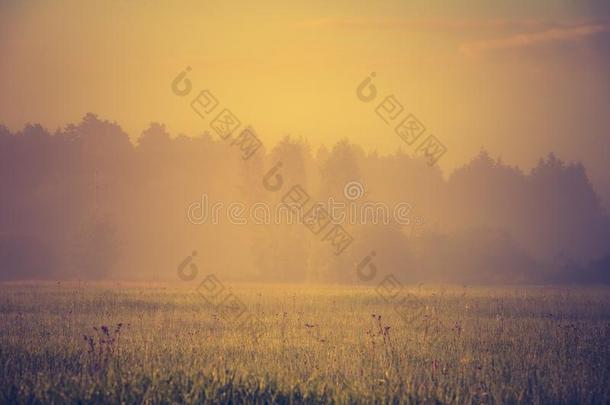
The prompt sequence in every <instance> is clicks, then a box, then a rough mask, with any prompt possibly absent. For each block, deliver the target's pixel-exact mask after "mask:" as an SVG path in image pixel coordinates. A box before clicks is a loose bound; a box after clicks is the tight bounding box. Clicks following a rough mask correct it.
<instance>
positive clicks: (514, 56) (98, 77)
mask: <svg viewBox="0 0 610 405" xmlns="http://www.w3.org/2000/svg"><path fill="white" fill-rule="evenodd" d="M187 66H189V67H190V68H191V71H190V73H189V76H188V77H189V79H190V80H191V82H192V84H193V88H194V89H195V90H196V91H199V90H203V89H208V90H209V91H210V92H211V93H212V94H214V96H215V97H216V98H217V99H218V101H219V102H220V104H221V105H222V106H223V107H224V108H229V109H230V110H231V111H232V112H233V113H234V114H235V116H237V117H238V118H239V120H240V121H241V122H242V123H244V124H247V125H251V126H252V127H253V128H254V129H255V130H256V132H257V133H258V134H259V136H260V138H261V139H262V140H263V141H264V142H265V144H266V145H270V146H272V145H273V144H275V143H276V142H277V141H278V140H279V139H280V138H281V137H283V136H285V135H292V136H302V137H304V138H306V139H308V140H309V142H310V143H311V144H312V146H314V147H316V146H317V145H320V144H326V145H329V146H330V145H332V144H333V143H335V142H336V141H337V140H339V139H341V138H348V139H349V140H351V141H352V142H355V143H358V144H360V145H362V146H363V147H365V148H366V149H367V150H377V151H379V152H380V153H390V152H393V151H394V150H396V149H397V148H399V147H401V148H402V149H403V150H405V151H407V152H412V151H413V150H414V148H413V147H412V146H409V145H406V144H405V143H404V142H403V141H402V140H401V139H400V138H399V137H398V136H397V135H396V134H395V133H394V131H393V127H392V126H390V125H388V124H386V123H384V122H383V120H381V119H380V117H379V116H377V115H376V113H375V108H376V106H377V105H378V104H379V102H380V101H381V100H382V99H383V98H385V97H386V96H390V95H393V96H394V97H395V99H396V100H398V101H399V102H400V103H401V104H402V105H403V107H404V113H405V114H407V113H410V114H413V115H414V116H416V117H417V118H418V120H419V121H420V122H421V123H423V125H424V126H425V127H426V131H427V133H428V134H434V135H435V136H436V137H437V138H438V139H439V140H440V141H441V142H442V143H443V144H444V145H445V146H446V148H447V152H446V154H445V155H444V156H443V157H442V159H441V160H439V163H438V164H439V165H440V166H441V168H442V169H443V171H444V172H445V173H450V172H451V170H453V169H454V168H455V167H457V166H460V165H463V164H465V163H467V162H468V161H469V160H470V159H471V158H472V157H473V156H474V155H476V154H478V152H479V151H480V150H481V149H482V148H485V149H487V150H488V151H489V152H490V154H491V155H492V156H494V157H501V158H502V160H503V161H504V162H505V163H508V164H511V165H519V166H520V167H522V168H524V169H529V168H531V167H532V166H533V165H535V164H536V163H537V161H538V159H539V158H540V157H541V156H544V155H546V154H548V153H549V152H555V153H556V154H557V155H559V156H560V157H561V158H563V159H564V160H568V161H575V160H580V161H583V163H584V164H585V166H586V168H587V170H588V174H589V176H590V178H591V179H592V182H593V184H594V185H595V187H596V189H597V190H598V192H599V193H600V194H601V196H602V198H603V200H604V201H605V203H606V205H607V206H608V204H609V203H610V176H608V169H609V168H610V167H609V166H610V165H609V164H608V162H607V160H608V159H607V157H608V156H609V155H610V133H609V130H608V129H609V128H610V114H609V113H610V81H609V80H610V79H609V78H610V75H609V74H608V72H610V2H607V1H601V0H581V1H575V0H539V1H525V0H523V1H511V2H508V1H497V2H489V1H484V0H479V1H475V0H471V1H461V2H458V1H425V0H412V1H408V2H407V1H376V2H364V1H334V2H327V1H321V0H311V1H306V2H305V1H303V2H297V1H294V2H285V1H260V2H251V1H222V2H221V1H203V0H199V1H165V0H142V1H133V0H107V1H86V2H82V1H71V0H55V1H15V0H4V1H2V2H0V123H3V124H4V125H6V126H7V127H9V128H10V129H11V130H17V129H20V128H22V127H23V125H24V124H26V123H28V122H39V123H41V124H43V125H44V126H45V127H47V128H49V129H50V130H55V129H56V128H58V127H63V126H65V125H66V124H67V123H71V122H72V123H75V122H78V121H80V119H81V118H82V117H83V116H84V115H85V113H87V112H89V111H91V112H94V113H97V114H98V115H99V116H100V117H101V118H105V119H109V120H111V121H116V122H118V123H119V124H120V125H121V126H122V127H123V129H124V130H125V131H126V132H127V133H129V134H130V135H131V136H132V137H133V139H134V141H135V140H136V139H137V136H138V135H139V134H140V133H141V131H142V130H144V129H145V128H146V127H147V126H148V124H149V123H150V122H153V121H155V122H162V123H165V124H166V125H167V128H168V130H169V131H170V132H172V133H174V134H177V133H185V134H188V135H198V134H201V133H202V132H203V131H206V130H209V119H208V120H205V119H202V118H201V117H199V116H198V115H197V114H195V113H194V112H193V110H192V109H191V108H190V106H189V100H188V99H185V98H181V97H178V96H176V95H175V94H174V93H173V92H172V90H171V82H172V80H173V79H174V78H175V77H176V76H177V75H178V74H179V73H180V72H181V71H182V70H183V69H185V68H186V67H187ZM372 72H374V73H375V78H374V79H373V80H374V85H375V87H376V88H377V90H378V93H379V95H378V98H377V99H376V100H375V101H374V102H372V103H365V102H363V101H361V100H360V99H359V98H358V97H357V96H356V88H357V87H358V85H359V84H360V83H361V82H362V81H363V80H364V79H365V78H367V77H368V76H369V75H370V74H371V73H372Z"/></svg>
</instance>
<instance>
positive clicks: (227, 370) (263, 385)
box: [0, 284, 610, 404]
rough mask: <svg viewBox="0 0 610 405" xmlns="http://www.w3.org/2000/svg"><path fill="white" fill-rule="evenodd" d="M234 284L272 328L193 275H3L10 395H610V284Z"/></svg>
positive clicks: (544, 398)
mask: <svg viewBox="0 0 610 405" xmlns="http://www.w3.org/2000/svg"><path fill="white" fill-rule="evenodd" d="M233 292H234V294H235V296H237V297H238V298H239V299H240V300H242V301H243V302H244V303H245V304H246V307H247V309H248V311H249V313H250V314H253V315H254V316H255V317H256V318H258V319H260V321H261V324H260V325H262V329H258V328H254V327H252V326H251V325H244V324H240V323H238V322H236V321H233V320H231V319H227V318H226V317H223V316H220V315H219V314H218V312H217V311H216V308H214V307H213V306H212V305H210V304H209V303H207V302H206V301H205V300H204V299H203V298H202V297H201V296H200V295H198V294H197V293H196V292H195V291H194V289H192V288H191V289H187V288H178V287H153V286H124V285H123V286H118V285H111V284H106V285H91V286H86V287H82V286H77V285H61V286H58V285H49V284H46V285H43V284H30V285H25V284H21V285H1V286H0V403H15V402H18V403H66V402H68V403H76V402H80V403H82V402H85V403H140V402H144V403H151V404H152V403H218V402H229V401H230V402H232V403H244V402H248V403H250V402H258V403H274V402H277V403H303V402H304V403H320V402H323V403H353V402H362V403H388V402H392V403H410V402H426V403H524V402H525V403H609V402H610V384H609V381H610V289H602V288H597V289H592V288H589V289H584V288H582V289H578V288H574V289H569V290H568V289H565V288H564V289H558V288H516V287H515V288H508V287H507V288H496V289H483V288H475V289H472V288H468V289H464V288H457V287H452V288H440V287H437V288H432V287H430V288H425V287H424V288H422V289H418V288H413V289H412V290H411V291H410V292H411V293H412V294H413V295H412V298H411V299H410V300H409V301H408V304H407V306H406V307H405V308H406V309H407V310H406V316H405V317H404V318H403V317H401V316H400V315H399V314H398V313H397V312H396V311H395V310H394V308H393V307H392V304H391V303H388V302H386V301H384V300H383V299H382V298H381V297H380V296H379V295H378V294H377V293H376V291H375V290H374V289H372V288H370V289H369V288H350V287H311V286H310V287H308V286H292V287H291V286H255V285H245V286H244V285H242V286H235V287H234V288H233ZM373 314H375V316H374V317H373ZM379 316H381V318H380V319H379ZM117 324H122V327H121V330H120V332H116V333H115V332H114V331H115V329H116V328H117ZM102 325H105V326H108V327H109V332H108V335H106V334H105V333H104V332H103V331H102V330H100V327H101V326H102ZM388 326H389V329H388V328H387V327H388ZM94 327H96V328H97V329H98V330H97V331H96V330H94V329H93V328H94ZM113 338H114V341H112V339H113ZM102 341H103V342H102ZM92 347H93V351H92V350H91V348H92ZM100 347H101V349H102V351H101V352H100Z"/></svg>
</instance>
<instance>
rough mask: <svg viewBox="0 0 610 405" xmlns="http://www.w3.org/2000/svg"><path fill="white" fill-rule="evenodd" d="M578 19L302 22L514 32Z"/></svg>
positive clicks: (351, 26)
mask: <svg viewBox="0 0 610 405" xmlns="http://www.w3.org/2000/svg"><path fill="white" fill-rule="evenodd" d="M574 24H575V22H568V21H554V20H539V19H502V18H497V19H457V18H429V19H422V18H416V19H414V18H360V17H354V18H334V17H328V18H319V19H311V20H305V21H302V22H301V23H300V24H299V25H301V26H313V27H327V28H344V29H407V30H408V29H417V30H431V31H482V30H492V31H515V30H545V29H551V28H565V27H570V26H574Z"/></svg>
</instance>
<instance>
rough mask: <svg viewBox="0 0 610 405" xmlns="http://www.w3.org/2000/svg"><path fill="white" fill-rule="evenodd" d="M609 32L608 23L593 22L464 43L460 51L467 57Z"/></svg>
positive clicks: (579, 38) (609, 24)
mask: <svg viewBox="0 0 610 405" xmlns="http://www.w3.org/2000/svg"><path fill="white" fill-rule="evenodd" d="M608 31H610V23H609V22H604V21H602V22H593V23H589V24H583V25H578V26H568V27H562V28H551V29H547V30H544V31H540V32H531V33H519V34H513V35H510V36H507V37H504V38H494V39H483V40H478V41H473V42H469V43H465V44H463V45H462V46H461V47H460V50H461V51H462V52H463V53H465V54H468V55H477V54H481V53H484V52H489V51H495V50H503V49H514V48H525V47H530V46H535V45H542V44H548V43H556V42H566V41H578V40H581V39H583V38H586V37H590V36H592V35H595V34H598V33H602V32H608Z"/></svg>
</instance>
